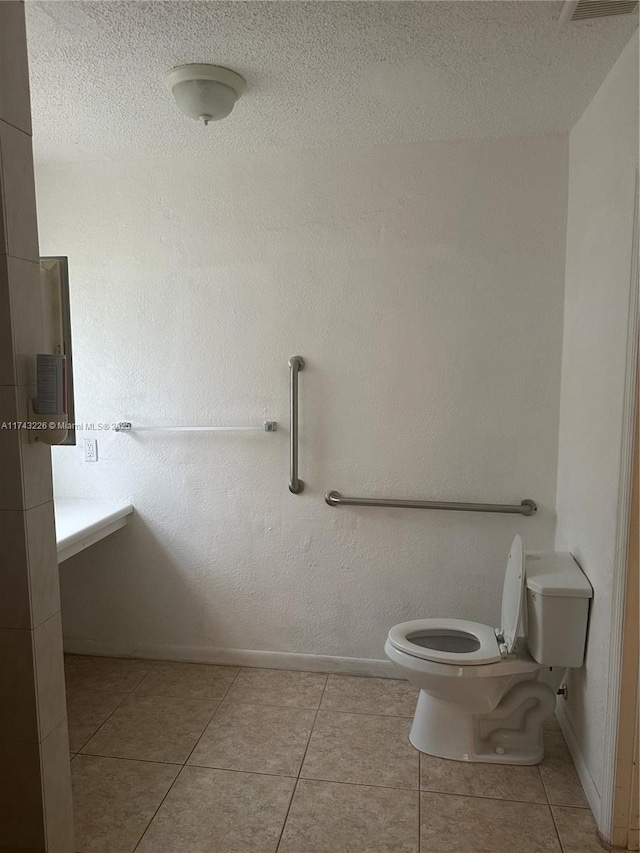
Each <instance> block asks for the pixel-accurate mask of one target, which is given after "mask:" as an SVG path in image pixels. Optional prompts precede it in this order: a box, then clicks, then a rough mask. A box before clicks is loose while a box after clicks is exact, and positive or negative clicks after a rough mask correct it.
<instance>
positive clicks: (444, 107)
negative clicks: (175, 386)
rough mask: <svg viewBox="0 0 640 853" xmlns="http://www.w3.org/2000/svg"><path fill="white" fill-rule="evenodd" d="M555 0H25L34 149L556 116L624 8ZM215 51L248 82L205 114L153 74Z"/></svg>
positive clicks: (479, 131)
mask: <svg viewBox="0 0 640 853" xmlns="http://www.w3.org/2000/svg"><path fill="white" fill-rule="evenodd" d="M561 5H562V4H561V3H557V2H545V0H532V2H528V0H518V2H492V0H485V2H478V0H476V2H464V0H453V2H410V3H405V2H377V3H369V2H308V3H307V2H192V0H180V1H179V2H159V1H158V0H156V2H138V0H127V1H126V2H121V0H108V1H107V2H84V1H83V0H74V1H73V2H61V0H44V2H35V0H28V2H27V25H28V38H29V55H30V65H31V86H32V109H33V122H34V146H35V153H36V159H37V160H39V161H45V160H67V161H68V160H78V159H101V158H105V157H106V158H111V157H116V156H123V155H125V156H133V157H138V156H162V155H167V154H174V153H180V152H183V153H185V152H188V153H190V154H192V155H198V154H205V153H213V152H218V151H221V152H227V151H235V150H238V149H251V150H260V149H264V148H270V147H278V148H286V147H310V146H311V147H313V146H318V145H320V146H326V145H340V146H351V145H363V144H372V145H380V144H387V143H395V142H401V143H409V144H415V143H421V142H424V141H428V140H438V139H451V138H471V137H483V136H516V135H529V134H541V133H556V132H562V131H566V130H568V129H569V128H570V127H571V126H572V125H573V123H574V122H575V121H576V120H577V118H579V116H580V115H581V113H582V111H583V110H584V108H585V106H586V105H587V103H588V102H589V100H590V99H591V97H592V96H593V94H594V92H595V91H596V89H597V88H598V86H599V85H600V83H601V82H602V80H603V79H604V77H605V75H606V73H607V71H608V70H609V69H610V68H611V66H612V65H613V63H614V61H615V59H616V58H617V56H618V55H619V54H620V52H621V50H622V48H623V47H624V45H625V44H626V42H627V41H628V40H629V38H630V37H631V34H632V32H633V30H634V29H635V27H636V26H637V16H635V15H633V16H625V17H617V18H607V19H599V20H595V21H585V22H580V23H572V24H567V25H564V26H561V25H559V24H558V16H559V13H560V7H561ZM185 62H212V63H215V64H220V65H228V66H230V67H231V68H233V69H235V70H237V71H239V72H240V73H241V74H243V75H244V76H245V77H246V79H247V83H248V88H247V92H246V93H245V95H244V96H243V97H242V99H241V100H240V101H239V102H238V104H237V106H236V108H235V110H234V112H233V113H232V115H231V116H230V117H229V118H227V119H225V120H224V121H222V122H218V123H215V124H212V125H211V126H209V127H208V128H205V127H203V126H200V125H198V124H197V123H196V122H194V121H192V120H191V119H188V118H187V117H186V116H183V115H182V114H181V113H180V112H179V110H178V108H177V107H176V106H175V104H174V102H173V99H172V96H171V94H170V93H169V92H167V91H166V89H165V88H164V85H163V82H162V76H163V74H164V72H165V71H166V70H167V69H169V68H170V67H171V66H173V65H177V64H181V63H185Z"/></svg>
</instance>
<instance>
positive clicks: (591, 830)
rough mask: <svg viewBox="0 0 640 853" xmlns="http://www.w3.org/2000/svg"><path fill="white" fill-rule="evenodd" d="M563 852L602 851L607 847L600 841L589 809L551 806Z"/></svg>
mask: <svg viewBox="0 0 640 853" xmlns="http://www.w3.org/2000/svg"><path fill="white" fill-rule="evenodd" d="M551 811H552V812H553V817H554V819H555V822H556V827H557V829H558V835H559V836H560V842H561V843H562V849H563V851H564V853H602V851H603V850H608V849H609V848H608V847H605V845H604V844H603V843H602V841H600V839H599V837H598V832H597V830H596V823H595V821H594V819H593V816H592V814H591V811H590V810H589V809H571V808H565V807H563V806H552V808H551Z"/></svg>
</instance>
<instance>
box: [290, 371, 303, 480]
mask: <svg viewBox="0 0 640 853" xmlns="http://www.w3.org/2000/svg"><path fill="white" fill-rule="evenodd" d="M289 370H290V372H291V373H290V377H289V379H290V384H289V412H290V424H289V491H290V492H293V494H294V495H299V494H300V492H302V491H304V483H303V482H302V480H301V479H300V478H299V477H298V373H299V372H300V371H301V370H304V359H303V358H302V356H301V355H294V356H292V357H291V358H290V359H289Z"/></svg>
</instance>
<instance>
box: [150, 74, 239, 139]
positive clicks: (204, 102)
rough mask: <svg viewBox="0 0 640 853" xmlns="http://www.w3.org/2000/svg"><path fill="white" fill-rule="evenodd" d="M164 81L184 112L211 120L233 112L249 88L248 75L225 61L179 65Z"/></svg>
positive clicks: (207, 121) (204, 120)
mask: <svg viewBox="0 0 640 853" xmlns="http://www.w3.org/2000/svg"><path fill="white" fill-rule="evenodd" d="M164 82H165V84H166V86H167V89H169V91H170V92H173V97H174V98H175V99H176V103H177V105H178V106H179V107H180V109H181V110H182V112H183V113H185V114H186V115H188V116H190V117H191V118H194V119H196V120H197V121H202V122H204V124H205V125H206V124H209V122H210V121H218V120H219V119H221V118H225V117H226V116H228V115H229V113H230V112H231V110H232V109H233V107H234V106H235V103H236V101H237V100H238V98H239V97H240V95H242V93H243V92H244V90H245V88H246V85H247V84H246V82H245V80H244V77H241V76H240V75H239V74H236V72H235V71H231V69H230V68H223V67H222V66H221V65H206V64H202V63H200V64H197V63H196V64H192V65H176V67H175V68H172V69H171V71H168V72H167V73H166V74H165V77H164Z"/></svg>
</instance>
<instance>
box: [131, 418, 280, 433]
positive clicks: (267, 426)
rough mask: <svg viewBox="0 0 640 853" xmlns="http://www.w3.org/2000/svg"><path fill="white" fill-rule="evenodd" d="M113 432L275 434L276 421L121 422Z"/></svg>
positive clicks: (276, 428)
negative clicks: (200, 423) (221, 423)
mask: <svg viewBox="0 0 640 853" xmlns="http://www.w3.org/2000/svg"><path fill="white" fill-rule="evenodd" d="M114 429H115V432H277V430H278V424H277V422H276V421H265V422H264V423H263V424H262V426H134V425H133V424H132V423H129V421H121V422H120V423H119V424H116V426H115V428H114Z"/></svg>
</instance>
